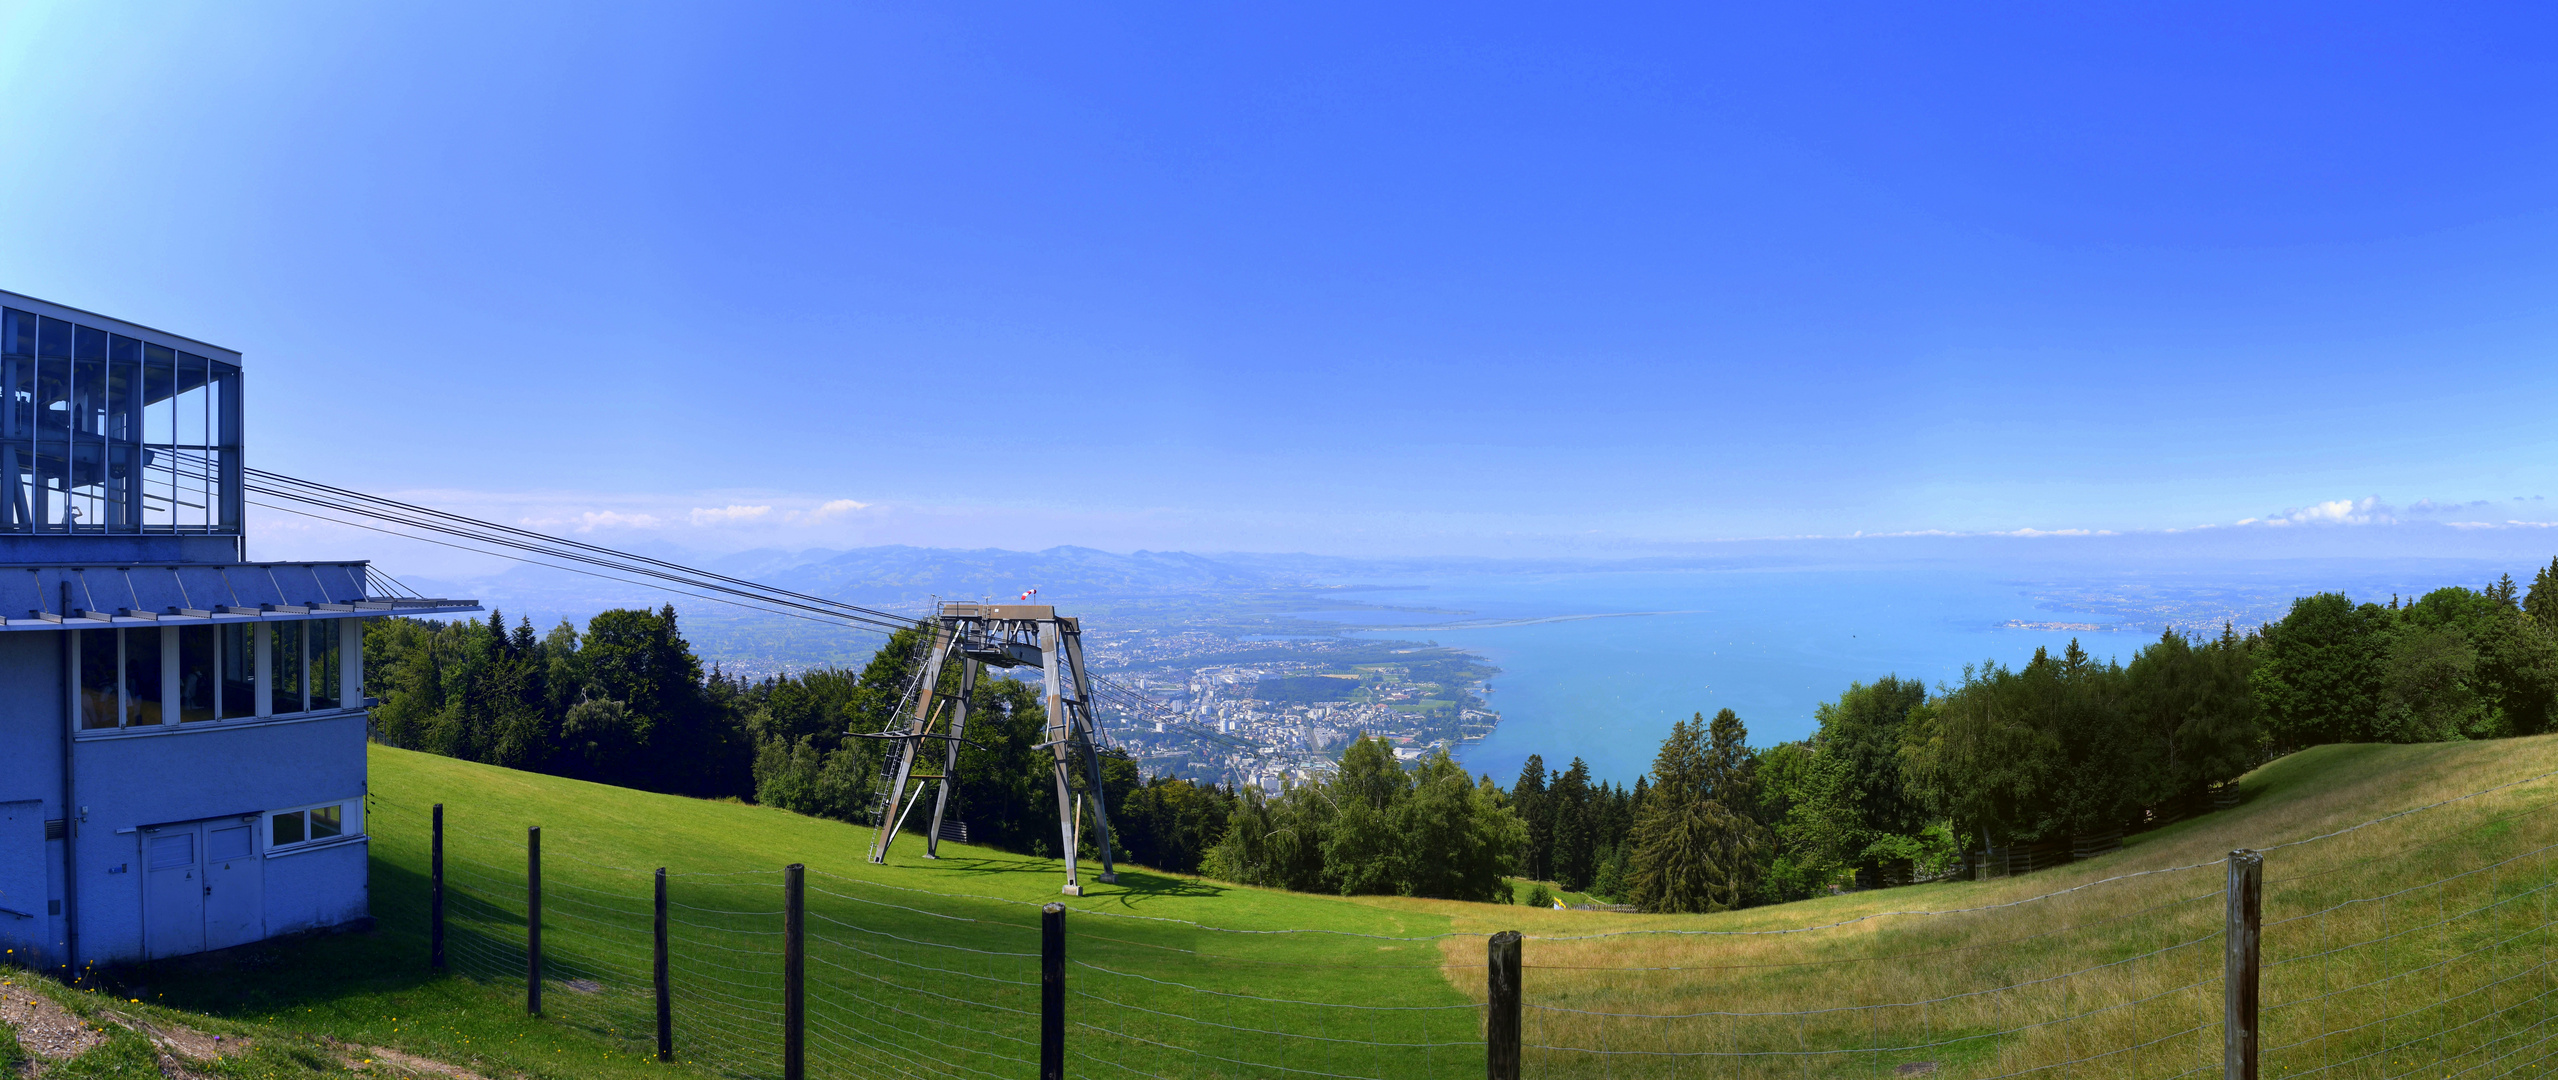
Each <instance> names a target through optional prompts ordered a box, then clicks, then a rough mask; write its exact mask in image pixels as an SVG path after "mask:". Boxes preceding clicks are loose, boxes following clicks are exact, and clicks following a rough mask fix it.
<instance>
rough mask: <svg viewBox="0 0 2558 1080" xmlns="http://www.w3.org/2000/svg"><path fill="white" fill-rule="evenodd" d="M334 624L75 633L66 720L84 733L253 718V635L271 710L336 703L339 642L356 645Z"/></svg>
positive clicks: (341, 670)
mask: <svg viewBox="0 0 2558 1080" xmlns="http://www.w3.org/2000/svg"><path fill="white" fill-rule="evenodd" d="M341 626H342V620H338V619H312V620H292V621H278V622H273V623H267V624H263V625H260V624H255V623H224V624H220V625H214V626H202V625H198V626H174V627H156V626H136V627H129V628H112V629H97V630H86V629H83V630H74V631H72V632H71V633H72V648H73V650H74V658H73V661H72V663H73V667H72V674H73V677H74V686H73V702H74V722H75V723H76V724H78V726H79V728H80V729H81V730H83V731H91V730H103V729H113V728H129V727H160V726H165V725H169V724H173V723H197V722H202V721H220V720H240V719H249V718H253V717H255V716H256V715H257V700H258V672H259V664H258V646H259V644H260V640H261V638H263V639H264V643H265V644H266V645H267V647H268V648H269V649H270V650H271V656H270V658H269V661H268V664H267V667H266V674H267V678H268V680H269V682H268V685H269V687H271V690H270V699H269V704H268V712H269V713H270V714H271V715H276V716H287V715H292V714H295V713H303V712H325V711H333V710H336V709H338V708H340V707H341V706H343V705H344V704H345V701H344V698H343V694H342V688H343V680H344V678H345V672H346V670H347V669H346V665H347V663H348V659H347V656H346V654H345V652H344V649H345V648H361V647H362V645H361V643H360V642H354V641H347V640H344V638H345V635H344V634H343V633H342V632H341ZM260 630H264V631H265V633H264V634H261V633H259V631H260Z"/></svg>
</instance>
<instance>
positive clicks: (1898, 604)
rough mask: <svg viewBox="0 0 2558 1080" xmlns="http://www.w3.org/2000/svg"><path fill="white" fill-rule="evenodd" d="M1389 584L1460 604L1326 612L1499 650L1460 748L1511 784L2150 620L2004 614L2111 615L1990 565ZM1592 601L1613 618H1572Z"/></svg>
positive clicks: (1377, 597) (2135, 641)
mask: <svg viewBox="0 0 2558 1080" xmlns="http://www.w3.org/2000/svg"><path fill="white" fill-rule="evenodd" d="M1394 584H1396V585H1403V586H1410V585H1413V584H1420V585H1421V586H1422V587H1421V588H1403V589H1396V590H1393V591H1378V592H1364V593H1357V594H1354V595H1358V596H1359V597H1360V598H1361V599H1364V600H1370V601H1373V602H1376V603H1380V604H1388V605H1394V606H1397V607H1429V608H1438V609H1445V610H1451V611H1462V612H1463V613H1464V614H1463V615H1462V616H1455V615H1445V614H1438V615H1432V614H1421V613H1417V612H1375V611H1336V612H1324V613H1321V617H1324V618H1329V619H1332V620H1334V621H1338V622H1344V623H1353V624H1360V625H1380V626H1386V627H1391V628H1390V629H1380V630H1376V631H1371V632H1370V633H1373V634H1374V635H1376V636H1380V637H1393V638H1407V639H1416V640H1419V639H1427V640H1432V641H1436V642H1439V643H1440V644H1443V645H1451V646H1456V647H1459V648H1463V649H1466V650H1469V651H1472V652H1475V653H1478V654H1481V655H1482V656H1484V657H1486V658H1488V659H1489V660H1490V661H1491V662H1492V663H1494V664H1496V665H1499V666H1500V668H1501V669H1502V670H1501V674H1500V675H1498V676H1495V677H1494V678H1493V679H1492V680H1491V683H1490V686H1491V689H1492V693H1491V694H1490V697H1489V700H1490V703H1491V705H1492V707H1493V708H1495V709H1497V710H1498V711H1499V712H1500V713H1501V715H1502V720H1501V725H1500V727H1499V729H1498V730H1496V731H1495V732H1494V733H1493V734H1492V735H1491V736H1490V737H1489V738H1487V739H1485V740H1484V741H1482V742H1481V743H1479V744H1475V745H1472V746H1469V747H1467V748H1465V750H1464V751H1463V752H1462V753H1461V754H1460V755H1459V757H1460V760H1462V761H1463V762H1464V763H1465V764H1466V766H1467V767H1468V768H1469V769H1470V770H1472V771H1474V772H1478V773H1489V774H1491V775H1492V776H1493V777H1494V778H1495V779H1497V780H1499V781H1500V782H1501V783H1503V784H1507V783H1509V782H1510V781H1511V780H1512V779H1513V778H1515V777H1516V776H1517V775H1518V770H1519V767H1520V765H1521V764H1522V763H1523V762H1525V761H1526V759H1527V756H1528V755H1529V754H1532V753H1533V754H1542V755H1544V757H1545V759H1546V761H1547V763H1548V766H1549V767H1559V766H1561V765H1562V764H1563V763H1565V762H1568V761H1570V760H1571V759H1572V758H1573V757H1574V756H1576V755H1577V756H1579V757H1581V758H1582V759H1584V760H1586V761H1588V762H1589V764H1590V768H1591V770H1592V772H1593V773H1595V774H1596V775H1597V776H1599V777H1601V778H1603V779H1609V780H1615V781H1618V782H1621V783H1629V784H1630V783H1632V782H1633V781H1634V778H1635V777H1636V776H1638V775H1641V774H1642V773H1643V772H1645V771H1646V770H1648V769H1649V768H1650V767H1651V763H1652V757H1653V754H1654V752H1655V751H1656V750H1657V749H1659V747H1660V743H1661V740H1662V738H1663V737H1665V736H1666V735H1667V734H1668V733H1669V729H1670V725H1671V723H1672V722H1673V721H1675V720H1678V719H1682V718H1685V717H1688V716H1691V715H1694V714H1697V713H1700V712H1701V713H1704V714H1706V715H1707V716H1712V715H1713V714H1714V712H1715V710H1717V709H1725V708H1728V709H1731V710H1733V711H1734V712H1736V713H1739V714H1740V716H1741V718H1742V720H1743V721H1744V722H1746V723H1747V724H1748V725H1749V728H1750V741H1751V743H1753V744H1754V745H1761V746H1764V745H1769V744H1773V743H1776V742H1779V741H1782V740H1786V739H1799V738H1802V737H1804V736H1805V735H1807V734H1809V733H1810V732H1811V730H1812V727H1813V719H1812V714H1813V710H1814V709H1815V708H1816V707H1818V706H1819V705H1820V703H1822V702H1824V701H1828V700H1831V699H1834V698H1836V697H1837V696H1838V694H1839V692H1840V691H1842V690H1844V689H1846V688H1847V686H1848V684H1849V683H1850V682H1855V681H1870V680H1872V679H1875V678H1877V677H1880V676H1883V675H1887V674H1898V675H1901V676H1903V677H1915V678H1920V679H1924V680H1926V681H1928V682H1929V683H1930V684H1934V683H1937V682H1940V681H1950V680H1953V679H1956V678H1959V677H1960V675H1961V673H1962V670H1963V666H1964V665H1965V664H1967V663H1980V662H1982V661H1983V660H1997V661H1999V662H2001V663H2006V664H2010V665H2014V664H2018V663H2021V662H2022V661H2024V660H2025V659H2026V658H2028V657H2030V656H2031V655H2032V654H2033V651H2034V648H2035V647H2036V646H2038V645H2041V646H2049V647H2050V648H2052V649H2053V650H2054V651H2058V650H2059V649H2060V648H2061V647H2062V646H2063V645H2064V644H2066V643H2067V642H2068V641H2069V640H2070V639H2071V638H2072V637H2076V638H2079V639H2080V640H2081V644H2082V645H2083V646H2084V647H2085V648H2086V649H2087V650H2088V651H2089V652H2091V653H2094V654H2096V655H2097V656H2099V657H2104V656H2109V655H2111V656H2120V657H2122V658H2123V659H2125V660H2128V659H2129V658H2130V656H2131V654H2132V653H2133V652H2134V651H2136V650H2138V649H2139V648H2140V647H2141V646H2142V645H2143V644H2146V643H2147V642H2148V640H2150V638H2151V637H2152V636H2153V635H2154V634H2155V633H2156V630H2155V629H2153V628H2147V627H2133V628H2127V629H2126V630H2125V631H2124V632H2107V631H2096V632H2076V633H2072V632H2067V631H2043V630H2030V629H2015V628H2008V627H2006V626H2005V625H2004V624H2006V623H2008V622H2010V621H2025V622H2055V621H2067V622H2097V621H2100V620H2099V619H2098V618H2097V617H2094V616H2089V615H2085V614H2072V613H2060V612H2053V611H2049V610H2044V609H2042V608H2040V607H2038V605H2037V602H2036V600H2035V599H2034V598H2033V596H2032V595H2030V593H2029V590H2028V589H2027V588H2025V587H2024V586H2021V585H2019V584H2017V583H2016V582H2014V581H2013V580H2011V579H2010V577H2009V575H2007V574H2005V573H2003V572H2002V568H2000V567H1997V566H1991V565H1979V566H1968V567H1960V566H1958V567H1924V568H1921V567H1909V566H1902V567H1892V568H1875V569H1854V568H1848V569H1843V568H1837V567H1822V568H1792V569H1748V570H1693V571H1634V572H1613V573H1567V574H1552V575H1522V574H1516V573H1509V574H1502V575H1498V576H1479V577H1469V576H1461V575H1451V576H1442V577H1432V578H1427V579H1420V580H1419V581H1416V580H1415V579H1412V578H1404V579H1398V580H1397V581H1395V582H1394ZM1625 613H1649V614H1625ZM1309 614H1313V613H1309ZM1588 615H1607V616H1609V617H1603V618H1574V617H1573V616H1588ZM1530 620H1545V621H1530ZM1451 621H1456V622H1461V623H1463V624H1479V623H1483V622H1486V621H1496V622H1498V621H1513V622H1511V624H1510V625H1455V626H1452V625H1447V624H1448V623H1449V622H1451Z"/></svg>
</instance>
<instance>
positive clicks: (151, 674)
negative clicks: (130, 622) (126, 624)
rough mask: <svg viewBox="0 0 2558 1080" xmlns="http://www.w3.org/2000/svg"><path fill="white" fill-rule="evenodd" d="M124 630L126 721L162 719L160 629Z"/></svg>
mask: <svg viewBox="0 0 2558 1080" xmlns="http://www.w3.org/2000/svg"><path fill="white" fill-rule="evenodd" d="M123 633H124V722H125V725H126V726H128V727H130V726H133V725H136V724H157V723H159V722H160V707H161V706H162V705H163V704H165V702H163V701H161V700H160V681H161V679H160V677H161V675H162V674H163V673H162V672H161V670H160V638H161V636H162V635H161V633H160V628H159V627H156V626H153V627H141V628H136V629H131V630H126V631H124V632H123Z"/></svg>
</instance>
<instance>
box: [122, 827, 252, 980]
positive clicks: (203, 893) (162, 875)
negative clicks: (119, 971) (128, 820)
mask: <svg viewBox="0 0 2558 1080" xmlns="http://www.w3.org/2000/svg"><path fill="white" fill-rule="evenodd" d="M257 824H258V819H257V817H256V816H255V815H251V816H247V817H238V818H215V819H213V820H210V821H191V822H186V823H183V824H178V825H155V826H152V827H150V828H147V829H144V830H142V865H143V868H144V869H143V874H144V875H145V876H144V886H143V890H142V930H143V936H144V942H145V944H146V946H147V948H148V950H149V953H150V955H151V957H152V958H154V959H157V958H159V957H164V956H185V955H187V954H189V953H199V952H204V951H207V950H210V949H227V948H230V947H231V946H233V945H245V944H248V943H249V942H252V941H256V940H258V939H260V938H263V937H265V936H266V888H265V886H266V859H265V858H263V857H261V856H260V855H259V853H258V844H257V831H258V830H257Z"/></svg>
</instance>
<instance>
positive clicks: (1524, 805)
mask: <svg viewBox="0 0 2558 1080" xmlns="http://www.w3.org/2000/svg"><path fill="white" fill-rule="evenodd" d="M1551 801H1552V800H1551V799H1550V798H1549V797H1548V796H1547V794H1546V790H1545V758H1543V757H1541V756H1538V755H1536V754H1530V755H1528V761H1527V764H1525V765H1522V766H1520V767H1519V783H1518V786H1516V787H1513V788H1511V789H1510V806H1511V809H1512V810H1513V811H1515V812H1516V813H1517V814H1518V815H1519V820H1520V821H1523V822H1526V823H1527V826H1528V842H1527V844H1526V846H1525V850H1523V851H1521V852H1520V853H1519V872H1520V873H1522V874H1525V875H1527V876H1528V878H1529V879H1531V880H1534V881H1552V880H1554V817H1553V814H1552V811H1551V808H1550V805H1549V804H1550V803H1551Z"/></svg>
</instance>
